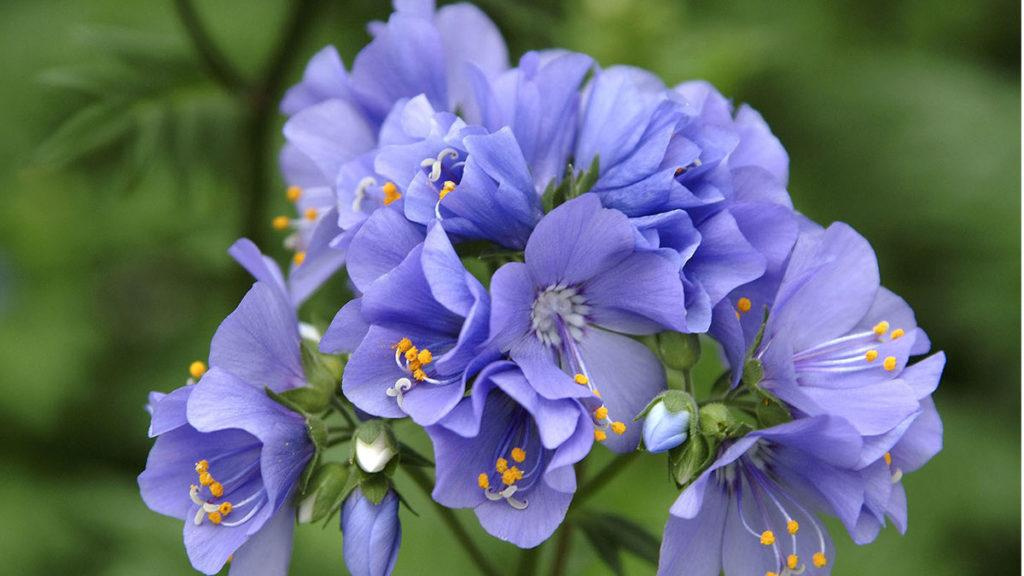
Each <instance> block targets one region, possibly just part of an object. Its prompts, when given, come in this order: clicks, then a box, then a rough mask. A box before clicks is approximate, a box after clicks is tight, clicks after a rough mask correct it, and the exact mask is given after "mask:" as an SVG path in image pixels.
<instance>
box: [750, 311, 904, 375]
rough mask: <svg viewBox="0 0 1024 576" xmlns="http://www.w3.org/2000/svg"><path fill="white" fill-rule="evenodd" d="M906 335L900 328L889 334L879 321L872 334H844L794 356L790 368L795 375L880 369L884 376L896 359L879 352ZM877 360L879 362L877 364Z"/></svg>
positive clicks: (897, 360)
mask: <svg viewBox="0 0 1024 576" xmlns="http://www.w3.org/2000/svg"><path fill="white" fill-rule="evenodd" d="M905 334H906V332H905V331H904V330H903V329H902V328H897V329H895V330H892V331H891V332H890V331H889V323H888V322H886V321H885V320H882V321H881V322H879V323H877V324H875V325H874V326H873V327H872V328H871V330H865V331H863V332H856V333H853V334H847V335H846V336H842V337H840V338H834V339H832V340H829V341H828V342H823V343H821V344H818V345H816V346H813V347H811V348H808V349H807V350H803V351H800V352H797V353H796V354H795V355H794V356H793V364H794V366H795V367H796V369H797V371H798V372H828V373H849V372H859V371H861V370H869V369H878V368H879V367H881V368H882V370H884V371H885V372H893V371H895V370H896V369H897V368H898V367H899V364H900V361H899V359H898V358H897V357H896V356H892V355H888V354H885V355H884V357H883V354H882V353H880V352H879V348H880V347H883V348H884V347H886V345H887V344H889V343H890V342H894V341H896V340H899V339H900V338H902V337H903V336H904V335H905ZM762 353H763V350H762ZM880 358H881V360H882V361H881V362H877V360H879V359H880Z"/></svg>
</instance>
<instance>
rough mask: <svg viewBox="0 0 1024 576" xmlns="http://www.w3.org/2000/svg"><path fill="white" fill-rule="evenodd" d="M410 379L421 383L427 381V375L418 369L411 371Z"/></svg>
mask: <svg viewBox="0 0 1024 576" xmlns="http://www.w3.org/2000/svg"><path fill="white" fill-rule="evenodd" d="M412 377H413V378H415V379H416V380H418V381H420V382H423V381H424V380H426V379H427V373H426V372H424V371H423V370H420V369H417V370H413V373H412Z"/></svg>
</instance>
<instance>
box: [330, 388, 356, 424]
mask: <svg viewBox="0 0 1024 576" xmlns="http://www.w3.org/2000/svg"><path fill="white" fill-rule="evenodd" d="M331 405H333V406H334V409H335V410H337V411H338V413H339V414H341V417H342V418H344V419H345V423H346V424H348V427H349V428H355V427H356V426H357V423H356V421H355V418H353V417H352V415H351V414H349V413H348V407H347V406H345V403H344V402H342V401H341V398H338V397H337V396H333V395H332V396H331Z"/></svg>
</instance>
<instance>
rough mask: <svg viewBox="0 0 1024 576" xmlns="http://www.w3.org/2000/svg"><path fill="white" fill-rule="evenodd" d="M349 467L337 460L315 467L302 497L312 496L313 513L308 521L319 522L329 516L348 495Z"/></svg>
mask: <svg viewBox="0 0 1024 576" xmlns="http://www.w3.org/2000/svg"><path fill="white" fill-rule="evenodd" d="M350 475H351V474H350V473H349V467H348V466H347V465H344V464H340V463H338V462H328V463H326V464H324V465H322V466H320V467H319V468H317V469H316V472H314V473H313V477H312V479H311V480H310V481H309V486H308V487H307V488H308V489H307V490H306V492H305V495H304V496H303V499H306V498H314V501H313V515H312V517H311V518H310V520H309V521H310V522H319V521H320V520H323V519H324V518H327V517H328V516H331V515H332V514H333V513H334V511H335V510H337V509H338V508H339V507H340V506H341V503H342V502H343V501H344V500H345V497H346V496H348V493H347V492H346V491H345V488H346V487H347V486H348V480H349V476H350Z"/></svg>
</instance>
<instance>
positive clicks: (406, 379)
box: [385, 338, 459, 409]
mask: <svg viewBox="0 0 1024 576" xmlns="http://www.w3.org/2000/svg"><path fill="white" fill-rule="evenodd" d="M393 348H394V349H395V364H397V365H398V368H399V369H401V370H402V372H404V373H405V374H407V376H403V377H401V378H399V379H397V380H395V384H394V385H393V386H391V387H390V388H388V389H387V390H385V394H387V395H388V396H390V397H392V398H394V399H395V402H396V403H397V404H398V407H399V408H403V409H404V406H403V404H404V403H405V393H406V392H408V391H409V390H412V388H413V386H415V385H416V384H418V383H420V382H426V383H427V384H434V385H436V386H444V385H446V384H452V383H454V382H456V381H458V380H459V377H458V376H454V377H450V378H440V377H438V378H432V377H431V376H430V375H428V374H427V365H429V364H431V363H432V362H433V361H434V353H433V352H431V351H430V349H429V348H422V349H421V348H417V347H416V346H414V345H413V343H412V340H410V339H408V338H402V339H401V340H399V341H398V343H397V344H395V345H394V346H393ZM435 376H437V374H435Z"/></svg>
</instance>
